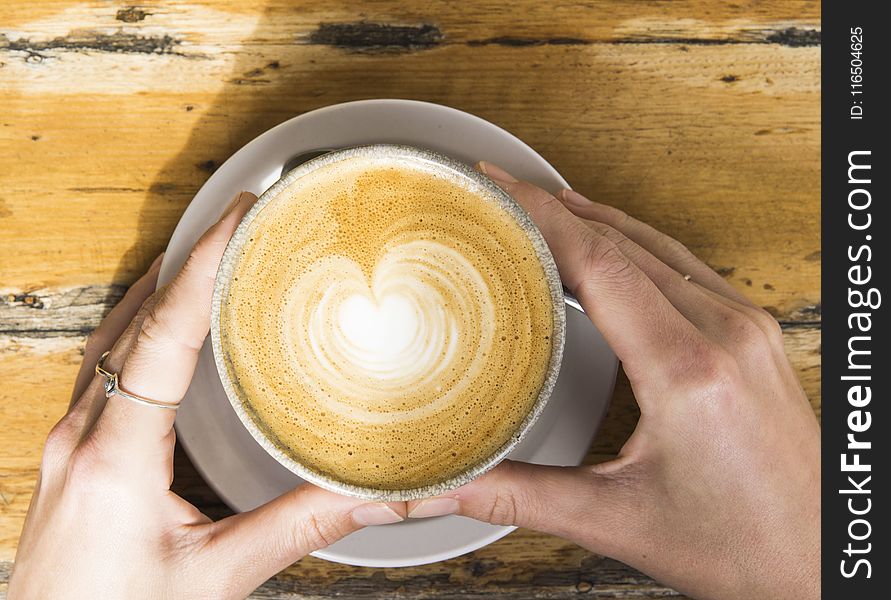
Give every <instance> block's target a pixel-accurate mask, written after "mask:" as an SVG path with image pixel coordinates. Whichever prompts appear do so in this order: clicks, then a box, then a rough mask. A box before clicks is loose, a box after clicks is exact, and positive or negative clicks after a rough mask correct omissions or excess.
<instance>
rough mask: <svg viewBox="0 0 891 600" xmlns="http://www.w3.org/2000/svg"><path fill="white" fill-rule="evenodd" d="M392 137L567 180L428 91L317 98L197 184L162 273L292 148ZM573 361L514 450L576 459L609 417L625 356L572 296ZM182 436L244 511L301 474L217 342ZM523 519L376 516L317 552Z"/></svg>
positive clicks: (478, 532)
mask: <svg viewBox="0 0 891 600" xmlns="http://www.w3.org/2000/svg"><path fill="white" fill-rule="evenodd" d="M376 142H390V143H400V144H407V145H411V146H418V147H424V148H429V149H431V150H435V151H438V152H441V153H443V154H446V155H448V156H451V157H453V158H456V159H458V160H463V161H465V162H467V163H468V164H474V163H476V162H477V161H479V160H481V159H486V160H490V161H492V162H494V163H495V164H498V165H500V166H502V167H504V168H506V169H507V170H508V171H510V172H511V173H513V174H515V175H517V176H519V177H522V178H523V179H526V180H529V181H533V182H535V183H537V184H539V185H541V186H542V187H544V188H546V189H549V190H551V191H556V190H558V189H560V188H561V187H567V184H566V181H565V180H564V179H563V178H562V177H561V176H560V174H559V173H557V171H556V170H555V169H554V168H553V167H551V166H550V165H549V164H548V163H547V162H545V160H544V159H543V158H542V157H541V156H539V155H538V154H537V153H536V152H535V151H534V150H532V148H530V147H529V146H527V145H526V144H524V143H523V142H522V141H520V140H519V139H517V138H516V137H514V136H513V135H511V134H510V133H508V132H506V131H504V130H503V129H501V128H499V127H496V126H495V125H493V124H491V123H489V122H488V121H484V120H482V119H480V118H478V117H475V116H473V115H469V114H467V113H464V112H461V111H459V110H455V109H452V108H447V107H444V106H439V105H436V104H428V103H425V102H415V101H409V100H363V101H359V102H347V103H345V104H338V105H335V106H330V107H327V108H322V109H319V110H315V111H312V112H309V113H306V114H303V115H301V116H299V117H295V118H293V119H291V120H290V121H287V122H285V123H282V124H281V125H278V126H277V127H274V128H272V129H270V130H269V131H267V132H266V133H264V134H262V135H261V136H259V137H258V138H256V139H255V140H253V141H252V142H250V143H249V144H247V145H246V146H245V147H244V148H242V149H241V150H239V151H238V152H236V153H235V154H234V155H232V157H231V158H230V159H229V160H227V161H226V162H225V163H224V164H223V165H222V166H221V167H220V168H219V169H218V170H217V171H216V172H215V173H214V174H213V175H212V176H211V178H210V179H208V180H207V182H206V183H205V184H204V186H203V187H202V188H201V189H200V190H199V191H198V193H197V194H196V195H195V198H194V199H193V200H192V203H191V204H190V205H189V207H188V208H187V209H186V212H185V213H184V214H183V216H182V219H180V222H179V224H178V225H177V227H176V231H174V233H173V237H171V239H170V243H169V244H168V246H167V254H166V255H165V257H164V264H163V266H162V268H161V275H160V278H159V285H163V284H164V283H166V282H167V281H169V280H170V279H171V278H172V277H173V275H174V274H175V273H176V271H178V270H179V268H180V267H181V266H182V264H183V262H185V259H186V256H187V255H188V252H189V250H190V248H191V247H192V245H193V244H194V243H195V242H196V241H197V240H198V238H199V237H200V235H201V234H202V233H203V232H204V231H205V230H206V229H207V228H208V227H209V226H210V225H211V224H213V223H214V222H215V221H216V219H217V218H218V217H219V216H220V213H221V212H222V210H223V207H224V206H225V205H226V204H227V203H228V201H229V200H230V199H231V198H232V197H233V196H234V195H235V194H236V193H238V192H239V191H241V190H249V191H251V192H254V193H255V194H257V195H259V194H260V193H262V192H263V191H265V190H266V189H267V188H268V187H269V186H270V185H272V184H273V183H274V182H275V181H276V180H277V179H278V178H279V176H280V174H281V170H282V166H283V165H284V164H285V163H286V162H287V161H288V160H289V159H290V158H292V157H293V156H295V155H297V154H300V153H302V152H306V151H308V150H312V149H316V148H341V147H346V146H355V145H359V144H369V143H376ZM566 325H567V332H566V349H565V351H564V361H563V368H562V370H561V373H560V377H559V379H558V380H557V386H556V388H555V390H554V393H553V396H552V398H551V401H550V403H549V405H548V407H547V409H546V410H545V411H544V413H543V414H542V416H541V418H540V419H539V421H538V422H537V423H536V425H535V427H534V428H533V429H532V431H531V432H530V433H529V435H528V437H527V438H526V439H525V440H524V441H523V443H522V444H520V446H519V447H518V448H517V449H516V451H514V452H513V453H512V454H511V455H510V457H511V458H514V459H518V460H524V461H527V462H533V463H539V464H553V465H577V464H579V463H580V462H581V461H582V459H583V458H584V456H585V453H586V452H587V450H588V448H589V447H590V445H591V440H592V439H593V437H594V434H595V433H596V431H597V429H598V427H599V425H600V422H601V420H602V419H603V416H604V414H605V413H606V409H607V407H608V405H609V400H610V398H611V396H612V391H613V384H614V383H615V376H616V367H617V361H616V357H615V355H614V354H613V352H612V350H610V348H609V346H607V344H606V342H605V341H604V340H603V338H602V336H601V335H600V333H599V332H598V331H597V329H595V328H594V327H593V325H591V323H590V321H588V319H587V318H586V317H585V315H584V314H581V313H579V312H578V311H576V310H574V309H571V308H567V323H566ZM176 431H177V439H178V440H179V441H180V443H181V444H182V445H183V448H185V450H186V452H187V453H188V455H189V457H190V458H191V459H192V462H193V464H194V465H195V467H196V468H197V469H198V471H199V472H200V473H201V475H202V476H203V477H204V479H205V480H206V481H207V483H208V484H209V485H210V486H211V487H212V488H213V489H214V491H215V492H216V493H217V494H218V495H219V496H220V498H221V499H222V500H223V501H224V502H226V504H228V505H229V506H230V507H231V508H232V509H233V510H235V511H245V510H250V509H252V508H255V507H256V506H259V505H260V504H263V503H264V502H267V501H269V500H271V499H272V498H275V497H276V496H278V495H279V494H282V493H284V492H286V491H288V490H290V489H292V488H294V487H295V486H297V485H298V484H300V482H301V479H300V478H298V477H297V476H296V475H294V474H293V473H291V472H290V471H288V470H287V469H285V468H284V467H283V466H281V465H280V464H279V463H278V462H277V461H276V460H275V459H274V458H272V457H271V456H269V455H268V454H266V452H265V451H264V450H263V449H262V448H261V447H260V446H259V445H258V444H257V443H256V442H255V441H254V439H253V438H252V437H251V435H250V434H249V433H248V432H247V430H246V429H244V427H243V426H242V425H241V423H240V421H239V420H238V417H237V416H236V414H235V412H234V411H233V409H232V407H231V405H230V404H229V401H228V400H227V399H226V394H225V392H224V391H223V387H222V384H221V383H220V379H219V376H218V375H217V371H216V367H215V365H214V361H213V356H212V350H211V347H210V343H209V342H208V343H206V344H205V345H204V349H203V350H202V352H201V358H200V360H199V362H198V368H197V370H196V372H195V376H194V378H193V379H192V384H191V386H190V387H189V391H188V393H187V395H186V398H185V399H184V400H183V403H182V406H181V407H180V409H179V414H178V415H177V418H176ZM513 529H514V528H513V527H497V526H493V525H487V524H484V523H479V522H477V521H473V520H470V519H466V518H463V517H438V518H433V519H422V520H418V521H409V522H404V523H398V524H396V525H386V526H379V527H369V528H367V529H364V530H362V531H359V532H357V533H354V534H352V535H350V536H348V537H347V538H345V539H343V540H341V541H339V542H337V543H336V544H334V545H332V546H330V547H328V548H326V549H325V550H321V551H319V552H315V553H314V555H315V556H318V557H320V558H324V559H327V560H331V561H335V562H339V563H346V564H350V565H359V566H369V567H400V566H411V565H422V564H427V563H432V562H436V561H440V560H446V559H448V558H452V557H455V556H459V555H461V554H464V553H466V552H471V551H473V550H476V549H478V548H481V547H483V546H485V545H486V544H490V543H492V542H494V541H495V540H498V539H500V538H502V537H504V536H505V535H507V534H508V533H510V532H511V531H513Z"/></svg>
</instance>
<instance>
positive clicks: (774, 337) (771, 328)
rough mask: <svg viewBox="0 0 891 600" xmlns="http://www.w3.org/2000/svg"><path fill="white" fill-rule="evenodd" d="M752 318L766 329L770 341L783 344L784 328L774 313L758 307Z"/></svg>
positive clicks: (778, 344) (779, 344)
mask: <svg viewBox="0 0 891 600" xmlns="http://www.w3.org/2000/svg"><path fill="white" fill-rule="evenodd" d="M752 318H753V319H755V322H756V323H758V325H759V326H760V327H761V328H762V329H763V330H764V331H765V333H766V334H767V339H768V341H770V342H771V343H772V344H775V345H777V346H779V347H782V346H783V328H782V327H781V326H780V322H779V321H777V320H776V318H774V316H773V315H772V314H770V313H769V312H767V311H766V310H764V309H763V308H756V309H755V310H754V312H753V315H752Z"/></svg>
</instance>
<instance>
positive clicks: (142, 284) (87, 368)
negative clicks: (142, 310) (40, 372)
mask: <svg viewBox="0 0 891 600" xmlns="http://www.w3.org/2000/svg"><path fill="white" fill-rule="evenodd" d="M163 257H164V253H163V252H162V253H161V254H159V255H158V257H157V258H155V260H154V261H153V262H152V264H151V266H150V267H149V268H148V270H147V271H146V272H145V274H144V275H143V276H142V277H140V278H139V279H137V280H136V282H135V283H133V285H131V286H130V289H128V290H127V293H126V294H124V297H123V298H121V301H120V302H118V303H117V304H115V306H114V308H112V309H111V312H109V313H108V315H106V317H105V318H104V319H102V322H101V323H100V324H99V327H97V328H96V329H95V331H93V333H91V334H90V335H89V336H88V337H87V343H86V346H85V348H84V358H83V362H82V363H81V365H80V370H79V371H78V373H77V378H76V379H75V381H74V391H73V392H72V394H71V401H70V402H69V405H68V408H69V409H70V408H71V407H72V406H74V403H75V402H76V401H77V400H78V399H79V398H80V397H81V395H82V394H83V393H84V390H85V389H87V385H89V383H90V381H91V380H92V379H93V377H94V376H95V374H96V373H95V368H96V362H97V361H98V360H99V357H100V356H101V355H102V353H103V352H105V351H106V350H109V349H110V348H111V347H112V346H113V345H114V343H115V342H116V341H117V339H118V338H119V337H121V334H122V333H124V330H126V329H127V326H128V325H129V324H130V321H132V320H133V317H134V316H136V313H137V312H138V311H139V307H140V306H142V303H143V302H145V299H146V298H148V297H149V296H150V295H151V293H152V292H154V291H155V286H156V285H157V284H158V273H159V272H160V270H161V260H162V259H163Z"/></svg>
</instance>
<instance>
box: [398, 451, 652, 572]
mask: <svg viewBox="0 0 891 600" xmlns="http://www.w3.org/2000/svg"><path fill="white" fill-rule="evenodd" d="M603 466H604V465H599V466H598V467H590V466H582V467H549V466H542V465H533V464H528V463H522V462H514V461H510V460H505V461H503V462H502V463H501V464H499V465H498V466H497V467H495V468H494V469H493V470H492V471H490V472H488V473H486V474H485V475H483V476H482V477H480V478H478V479H476V480H474V481H472V482H471V483H469V484H467V485H465V486H462V487H460V488H458V489H456V490H453V491H451V492H448V493H447V494H444V495H442V496H438V497H436V498H427V499H424V500H412V501H409V502H408V506H407V508H408V517H409V518H411V519H417V518H426V517H435V516H441V515H446V514H458V515H462V516H465V517H470V518H472V519H476V520H478V521H483V522H486V523H491V524H493V525H515V526H518V527H526V528H529V529H534V530H536V531H542V532H545V533H550V534H552V535H556V536H559V537H562V538H565V539H569V540H572V541H574V542H576V543H578V544H582V545H584V546H585V547H586V548H588V549H590V550H593V551H594V552H597V553H600V554H609V555H611V556H614V555H615V554H616V553H615V549H614V548H613V547H612V545H611V540H615V539H617V538H619V537H625V536H627V534H628V532H627V528H628V526H629V523H630V522H632V521H634V518H633V511H634V505H635V502H636V501H635V500H634V496H635V495H636V492H635V490H636V489H637V479H636V478H634V477H632V476H630V475H628V474H627V473H626V474H622V475H621V476H620V475H616V474H615V473H611V474H603V473H600V472H598V468H602V467H603ZM617 472H620V471H617ZM579 523H587V524H590V525H591V526H590V527H585V528H579V526H578V524H579ZM583 530H584V531H583ZM582 536H584V537H582Z"/></svg>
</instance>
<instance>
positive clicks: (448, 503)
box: [408, 498, 460, 519]
mask: <svg viewBox="0 0 891 600" xmlns="http://www.w3.org/2000/svg"><path fill="white" fill-rule="evenodd" d="M459 508H460V505H459V504H458V501H457V500H456V499H454V498H427V499H426V500H422V501H421V503H420V504H418V505H417V506H416V507H414V509H412V511H411V512H410V513H408V518H409V519H424V518H427V517H441V516H443V515H454V514H455V513H457V512H458V509H459Z"/></svg>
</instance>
